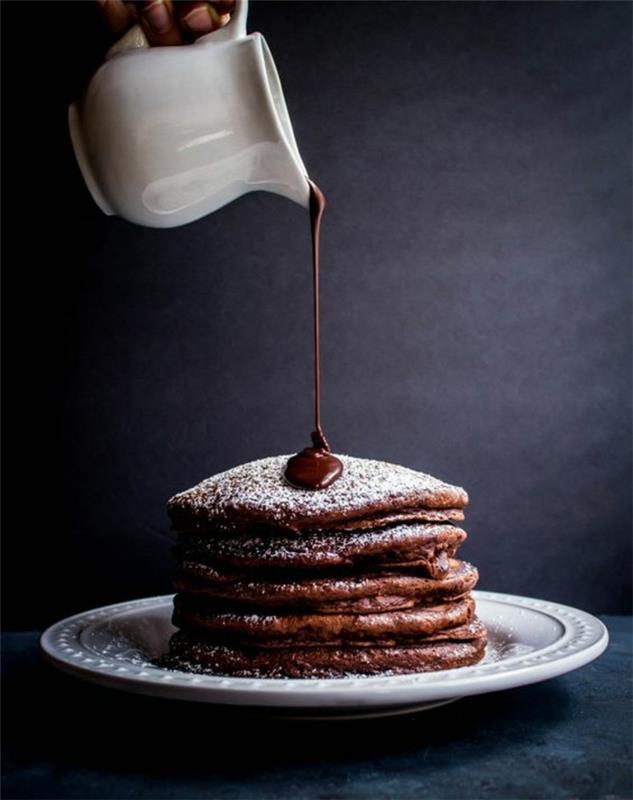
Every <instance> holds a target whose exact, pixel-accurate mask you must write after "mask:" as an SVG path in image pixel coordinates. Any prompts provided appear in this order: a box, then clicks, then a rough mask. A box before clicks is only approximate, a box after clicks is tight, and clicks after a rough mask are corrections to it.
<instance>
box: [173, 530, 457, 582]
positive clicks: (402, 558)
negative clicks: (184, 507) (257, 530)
mask: <svg viewBox="0 0 633 800" xmlns="http://www.w3.org/2000/svg"><path fill="white" fill-rule="evenodd" d="M465 539H466V533H465V531H463V530H462V529H461V528H457V527H455V526H454V525H432V524H428V523H426V524H425V523H418V524H408V525H396V526H395V527H390V528H380V529H378V530H371V531H361V532H358V531H347V532H338V531H337V532H328V531H312V532H310V533H303V534H301V535H300V536H294V535H289V536H287V535H276V536H273V535H268V536H264V535H248V534H243V535H241V536H209V535H207V536H204V535H200V534H181V535H180V537H179V545H178V547H177V555H178V556H179V557H180V558H182V560H183V561H203V563H208V564H210V565H211V566H216V565H229V566H232V567H236V568H238V569H240V568H241V569H253V568H256V569H260V570H265V569H280V568H293V569H311V570H312V569H323V568H325V567H327V568H330V567H337V568H338V567H351V566H356V565H366V564H380V565H389V564H394V565H395V564H398V565H406V564H407V563H409V564H410V566H418V567H421V568H422V569H424V570H426V572H427V574H428V575H430V576H431V577H436V578H440V577H444V576H445V575H447V574H448V572H449V569H450V565H449V561H450V559H451V558H452V557H453V556H454V555H455V552H456V550H457V548H458V547H459V545H460V544H461V543H462V542H463V541H464V540H465Z"/></svg>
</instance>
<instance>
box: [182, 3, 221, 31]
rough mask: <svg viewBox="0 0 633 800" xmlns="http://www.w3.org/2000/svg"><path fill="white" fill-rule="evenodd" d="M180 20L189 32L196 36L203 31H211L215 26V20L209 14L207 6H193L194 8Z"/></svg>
mask: <svg viewBox="0 0 633 800" xmlns="http://www.w3.org/2000/svg"><path fill="white" fill-rule="evenodd" d="M182 21H183V22H184V23H185V25H186V26H187V28H188V29H189V30H190V31H191V33H195V34H196V35H197V36H200V35H201V34H203V33H211V31H212V30H214V28H215V27H216V26H215V20H214V18H213V17H212V16H211V12H210V10H209V7H208V6H206V7H205V6H200V7H199V8H194V10H193V11H190V12H189V13H188V14H187V16H186V17H183V20H182Z"/></svg>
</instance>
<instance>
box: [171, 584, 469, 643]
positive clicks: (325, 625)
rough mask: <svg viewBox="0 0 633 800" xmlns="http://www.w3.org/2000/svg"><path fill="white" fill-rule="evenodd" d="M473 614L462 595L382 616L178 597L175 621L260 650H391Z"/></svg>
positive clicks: (190, 630)
mask: <svg viewBox="0 0 633 800" xmlns="http://www.w3.org/2000/svg"><path fill="white" fill-rule="evenodd" d="M474 612H475V603H474V601H473V600H472V598H470V597H464V598H462V599H460V600H454V601H453V602H450V603H444V604H442V605H437V606H431V607H422V606H417V607H415V608H411V609H405V610H403V611H385V612H383V613H380V614H280V613H276V614H275V613H264V614H262V613H250V614H245V613H240V612H239V610H232V609H230V607H227V606H226V605H219V606H218V605H217V604H214V603H213V601H211V602H209V601H205V600H202V601H201V600H200V598H199V597H195V596H192V595H186V594H179V595H176V597H175V599H174V620H173V621H174V624H175V625H176V626H177V627H178V628H181V629H183V630H186V631H188V632H190V633H192V632H195V631H200V632H202V633H204V634H208V635H212V636H213V637H214V639H215V641H216V642H226V641H230V642H236V643H237V644H254V643H257V645H258V646H260V647H263V646H266V647H276V646H283V647H287V646H288V645H289V644H292V645H293V646H294V645H304V644H323V643H329V644H344V643H346V642H353V643H354V644H357V645H358V644H361V643H365V644H376V645H381V646H390V645H395V644H398V643H407V642H412V641H413V642H416V641H418V640H419V639H420V638H421V637H424V636H429V635H432V634H434V633H437V632H439V631H441V630H443V629H444V628H454V627H455V626H458V625H464V624H466V623H467V622H470V620H471V619H472V617H473V615H474Z"/></svg>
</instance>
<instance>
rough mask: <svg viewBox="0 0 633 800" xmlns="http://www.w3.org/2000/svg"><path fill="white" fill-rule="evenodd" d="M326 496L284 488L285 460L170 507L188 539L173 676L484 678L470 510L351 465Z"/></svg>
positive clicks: (407, 477)
mask: <svg viewBox="0 0 633 800" xmlns="http://www.w3.org/2000/svg"><path fill="white" fill-rule="evenodd" d="M339 458H340V459H341V461H342V462H343V466H344V471H343V474H342V476H341V477H340V478H339V479H338V480H337V481H336V482H335V483H334V484H332V485H331V486H330V487H328V488H327V489H324V490H322V491H316V492H315V491H308V490H302V489H296V488H293V487H292V486H290V485H288V484H287V483H286V481H285V480H284V477H283V472H284V468H285V465H286V462H287V459H288V457H287V456H277V457H274V458H266V459H262V460H261V461H253V462H251V463H248V464H243V465H242V466H239V467H236V468H235V469H231V470H229V471H228V472H223V473H221V474H219V475H215V476H213V477H211V478H209V479H207V480H205V481H203V482H202V483H200V484H198V485H197V486H195V487H193V488H192V489H189V490H188V491H185V492H182V493H180V494H177V495H176V496H175V497H173V498H172V499H171V500H170V501H169V506H168V510H169V515H170V517H171V520H172V523H173V528H174V530H175V531H176V532H177V535H178V545H177V546H176V555H177V558H178V561H179V566H178V571H177V573H176V575H175V578H174V583H175V588H176V591H177V594H176V597H175V600H174V606H175V609H174V618H173V619H174V624H175V625H176V626H177V627H178V628H179V631H178V632H177V633H175V634H174V636H173V637H172V639H171V642H170V650H169V653H168V655H167V656H165V657H164V658H163V659H162V662H161V663H162V664H163V666H168V667H170V668H172V669H181V670H187V671H194V672H205V673H212V674H217V675H237V676H245V677H293V678H324V677H338V676H343V675H349V674H378V673H385V672H389V673H391V674H397V673H409V672H421V671H426V670H439V669H448V668H452V667H460V666H464V665H467V664H474V663H476V662H477V661H479V660H480V659H481V658H482V657H483V655H484V650H485V645H486V632H485V628H484V627H483V625H482V624H481V623H480V622H479V620H478V619H477V618H476V616H475V604H474V601H473V599H472V598H471V596H470V590H471V589H472V588H473V587H474V586H475V584H476V583H477V579H478V574H477V570H476V569H475V568H474V567H473V566H471V565H470V564H468V563H466V562H464V561H458V560H457V559H455V553H456V551H457V549H458V547H459V545H460V544H461V543H462V542H463V541H464V539H465V538H466V533H465V532H464V531H463V530H462V529H461V528H459V527H457V526H456V524H455V523H456V522H460V521H461V520H463V518H464V512H463V508H464V507H465V505H466V504H467V502H468V496H467V495H466V492H465V491H464V490H463V489H460V488H459V487H456V486H450V485H449V484H446V483H443V482H442V481H439V480H437V479H435V478H432V477H431V476H429V475H425V474H423V473H421V472H416V471H414V470H410V469H406V468H405V467H400V466H397V465H394V464H386V463H384V462H381V461H370V460H367V459H360V458H351V457H349V456H339Z"/></svg>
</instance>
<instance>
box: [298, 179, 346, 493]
mask: <svg viewBox="0 0 633 800" xmlns="http://www.w3.org/2000/svg"><path fill="white" fill-rule="evenodd" d="M308 184H309V186H310V227H311V230H312V310H313V334H314V431H313V432H312V433H311V434H310V438H311V439H312V447H306V448H305V449H304V450H302V451H301V452H300V453H297V455H295V456H292V458H290V459H288V463H287V465H286V470H285V472H284V477H285V478H286V480H287V481H288V483H290V484H291V485H292V486H295V487H297V488H300V489H311V490H313V491H315V490H318V489H326V488H327V487H328V486H330V485H331V484H332V483H334V481H335V480H336V479H337V478H338V477H339V476H340V475H341V473H342V472H343V465H342V464H341V462H340V461H339V459H338V458H336V456H333V455H332V454H331V452H330V445H329V444H328V441H327V439H326V438H325V434H324V433H323V429H322V428H321V326H320V317H321V307H320V298H319V295H320V277H321V258H320V242H321V219H322V217H323V212H324V211H325V195H324V194H323V192H322V191H321V190H320V189H319V187H318V186H317V185H316V183H314V182H313V181H311V180H308Z"/></svg>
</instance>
